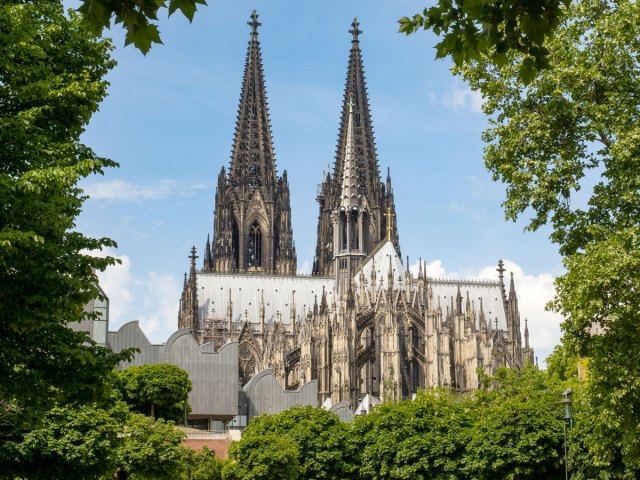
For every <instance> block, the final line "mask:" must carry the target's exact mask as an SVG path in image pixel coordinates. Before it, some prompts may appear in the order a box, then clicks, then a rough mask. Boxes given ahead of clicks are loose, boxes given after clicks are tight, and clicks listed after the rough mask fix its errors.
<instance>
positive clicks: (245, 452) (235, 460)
mask: <svg viewBox="0 0 640 480" xmlns="http://www.w3.org/2000/svg"><path fill="white" fill-rule="evenodd" d="M256 418H258V417H256ZM229 456H230V458H231V460H232V461H231V462H229V463H228V464H227V465H226V466H225V467H224V469H223V470H222V478H223V479H224V480H272V479H274V478H277V479H279V480H296V479H298V478H300V474H301V467H300V462H299V460H298V458H300V451H299V450H298V447H297V446H296V444H295V443H294V441H293V440H291V438H289V437H285V436H281V435H276V434H274V433H267V434H265V435H251V436H250V437H248V438H245V437H244V436H243V438H242V440H240V441H239V442H235V443H232V444H231V448H230V449H229Z"/></svg>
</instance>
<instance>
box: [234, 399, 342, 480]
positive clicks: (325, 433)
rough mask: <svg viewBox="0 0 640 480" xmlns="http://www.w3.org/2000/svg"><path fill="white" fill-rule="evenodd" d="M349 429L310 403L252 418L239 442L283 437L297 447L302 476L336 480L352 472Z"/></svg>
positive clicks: (236, 453)
mask: <svg viewBox="0 0 640 480" xmlns="http://www.w3.org/2000/svg"><path fill="white" fill-rule="evenodd" d="M349 430H350V429H349V428H348V427H347V425H345V424H344V423H342V422H341V421H340V419H339V418H338V417H337V416H336V415H335V414H333V413H331V412H328V411H326V410H323V409H320V408H313V407H310V406H306V407H294V408H290V409H288V410H285V411H284V412H282V413H279V414H277V415H259V416H257V417H255V418H254V419H252V420H251V423H250V424H249V426H248V427H247V429H246V430H245V431H244V433H243V435H242V440H241V441H240V443H243V442H247V443H249V444H251V443H252V442H254V439H255V438H262V437H264V436H266V435H276V436H278V437H282V438H287V439H289V440H290V441H291V442H293V443H294V445H295V446H296V447H297V463H298V464H299V465H300V475H301V476H302V478H307V479H335V480H338V479H342V478H348V477H349V476H350V474H351V473H352V472H353V471H354V467H353V465H352V464H351V461H352V454H353V450H352V443H351V442H350V440H349ZM243 448H245V447H241V449H243ZM239 455H240V453H239V452H235V453H232V455H231V456H232V458H234V459H236V460H238V461H239V460H240V457H239Z"/></svg>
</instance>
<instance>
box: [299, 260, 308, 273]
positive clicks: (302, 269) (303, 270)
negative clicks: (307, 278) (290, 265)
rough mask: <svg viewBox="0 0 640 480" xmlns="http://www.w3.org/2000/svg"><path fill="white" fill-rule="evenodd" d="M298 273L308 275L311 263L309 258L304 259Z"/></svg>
mask: <svg viewBox="0 0 640 480" xmlns="http://www.w3.org/2000/svg"><path fill="white" fill-rule="evenodd" d="M298 273H301V274H303V275H308V274H310V273H311V263H310V262H309V260H305V261H304V263H303V264H302V266H301V267H300V268H298Z"/></svg>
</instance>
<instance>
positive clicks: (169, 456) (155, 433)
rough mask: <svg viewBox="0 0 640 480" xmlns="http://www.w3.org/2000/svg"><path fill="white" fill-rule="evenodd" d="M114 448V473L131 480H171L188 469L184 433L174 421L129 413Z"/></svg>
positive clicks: (182, 475) (184, 473) (181, 475)
mask: <svg viewBox="0 0 640 480" xmlns="http://www.w3.org/2000/svg"><path fill="white" fill-rule="evenodd" d="M122 439H123V442H122V444H121V445H120V447H119V448H118V450H117V451H116V452H115V462H116V476H117V478H118V479H131V480H152V479H158V480H173V479H177V478H183V477H184V476H185V475H186V472H187V471H188V460H189V452H188V451H187V449H186V448H185V447H183V446H182V441H183V439H184V433H182V432H181V431H180V430H178V429H177V428H175V427H174V424H173V422H170V421H169V422H167V421H165V420H163V419H159V420H154V419H153V418H149V417H145V416H144V415H140V414H138V413H132V414H130V415H129V417H128V419H127V423H126V425H125V426H124V430H123V432H122Z"/></svg>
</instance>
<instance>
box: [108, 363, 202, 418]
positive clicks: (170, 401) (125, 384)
mask: <svg viewBox="0 0 640 480" xmlns="http://www.w3.org/2000/svg"><path fill="white" fill-rule="evenodd" d="M117 385H118V389H119V390H120V392H121V393H122V396H123V397H124V399H125V401H126V402H127V403H128V404H129V405H131V407H132V408H133V409H134V410H136V411H138V412H140V413H144V414H146V415H149V416H151V417H154V418H164V419H165V420H174V421H179V420H181V419H182V418H183V417H184V414H185V409H186V410H187V411H189V409H190V407H189V405H188V402H187V395H188V394H189V392H190V391H191V380H189V374H188V373H187V372H185V371H184V370H182V369H181V368H180V367H176V366H175V365H170V364H168V363H160V364H150V365H141V366H138V367H129V368H125V369H124V370H122V371H121V372H118V373H117Z"/></svg>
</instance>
